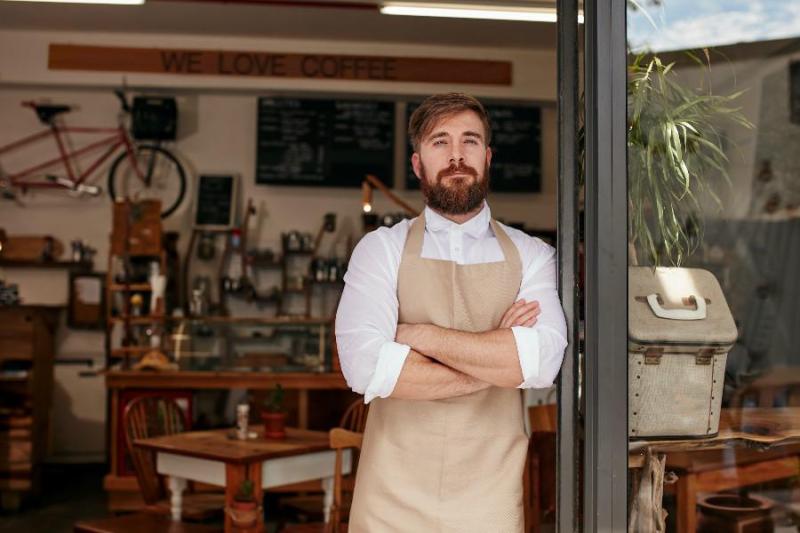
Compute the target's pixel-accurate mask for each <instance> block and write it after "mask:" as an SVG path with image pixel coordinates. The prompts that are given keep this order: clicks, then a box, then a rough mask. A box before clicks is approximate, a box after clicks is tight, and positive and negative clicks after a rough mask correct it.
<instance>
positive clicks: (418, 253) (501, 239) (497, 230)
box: [403, 210, 522, 270]
mask: <svg viewBox="0 0 800 533" xmlns="http://www.w3.org/2000/svg"><path fill="white" fill-rule="evenodd" d="M489 225H490V226H491V228H492V231H493V232H494V235H495V237H496V238H497V242H498V244H499V245H500V249H501V250H502V251H503V257H505V260H506V261H509V262H512V263H515V266H517V267H518V268H519V269H520V270H521V269H522V263H521V261H520V258H519V253H518V252H517V248H516V246H514V243H513V242H512V241H511V238H510V237H509V236H508V234H507V233H506V232H505V231H504V230H503V228H501V227H500V224H498V223H497V221H496V220H495V219H493V218H492V219H490V220H489ZM424 237H425V210H423V211H422V212H421V213H420V214H419V216H418V217H417V219H416V220H415V221H414V222H413V223H412V224H411V228H410V229H409V230H408V237H407V238H406V245H405V247H404V248H403V257H407V256H410V257H422V242H423V239H424Z"/></svg>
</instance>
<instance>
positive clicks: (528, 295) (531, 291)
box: [511, 240, 567, 389]
mask: <svg viewBox="0 0 800 533" xmlns="http://www.w3.org/2000/svg"><path fill="white" fill-rule="evenodd" d="M531 247H532V249H531V250H529V251H530V253H531V254H532V257H533V258H532V259H531V262H530V264H529V266H528V267H527V268H526V269H525V272H524V273H523V277H522V284H521V286H520V291H519V295H518V297H517V299H520V298H522V299H525V301H528V302H530V301H533V300H537V301H538V302H539V306H540V309H541V314H540V315H539V317H538V320H537V322H536V324H534V325H533V326H531V327H524V326H515V327H512V328H511V331H512V332H513V334H514V341H515V342H516V344H517V353H518V354H519V363H520V367H521V368H522V378H523V381H522V384H521V385H519V388H520V389H530V388H537V389H538V388H545V387H549V386H551V385H552V384H553V381H554V380H555V378H556V376H557V375H558V371H559V370H560V369H561V363H562V361H563V359H564V350H565V348H566V347H567V324H566V321H565V320H564V311H563V309H562V308H561V301H560V299H559V297H558V290H557V288H556V260H555V249H554V248H553V247H551V246H549V245H547V244H545V243H544V242H542V241H539V240H534V241H532V243H531Z"/></svg>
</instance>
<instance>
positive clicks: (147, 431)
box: [123, 396, 188, 505]
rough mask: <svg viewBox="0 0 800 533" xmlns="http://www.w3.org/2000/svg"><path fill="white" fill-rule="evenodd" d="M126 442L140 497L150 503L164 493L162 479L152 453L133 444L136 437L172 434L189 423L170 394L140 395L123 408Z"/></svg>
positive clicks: (159, 498)
mask: <svg viewBox="0 0 800 533" xmlns="http://www.w3.org/2000/svg"><path fill="white" fill-rule="evenodd" d="M123 424H124V427H125V446H126V447H127V449H128V453H129V454H130V457H131V461H132V462H133V468H134V470H135V472H136V479H137V480H138V481H139V488H140V490H141V491H142V497H143V498H144V501H145V503H146V504H147V505H153V504H155V503H156V502H158V501H159V500H162V499H164V498H165V497H166V495H167V492H166V489H165V487H164V480H163V479H162V478H161V476H159V475H158V472H157V471H156V462H155V454H154V453H153V452H152V451H150V450H145V449H143V448H139V447H137V446H134V444H133V442H134V441H135V440H136V439H146V438H150V437H160V436H163V435H173V434H175V433H180V432H182V431H184V430H185V429H186V427H187V425H188V423H187V420H186V417H185V415H184V413H183V411H181V408H180V407H179V406H178V404H177V403H176V402H175V400H173V399H172V398H166V397H163V396H143V397H141V398H136V399H135V400H133V401H132V402H131V403H129V404H128V406H127V407H126V408H125V413H124V415H123Z"/></svg>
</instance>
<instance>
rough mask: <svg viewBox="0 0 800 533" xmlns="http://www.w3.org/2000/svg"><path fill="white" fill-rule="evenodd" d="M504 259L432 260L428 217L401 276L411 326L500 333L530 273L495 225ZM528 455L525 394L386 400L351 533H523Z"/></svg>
mask: <svg viewBox="0 0 800 533" xmlns="http://www.w3.org/2000/svg"><path fill="white" fill-rule="evenodd" d="M491 228H492V230H493V231H494V234H495V235H496V237H497V240H498V242H499V244H500V247H501V249H502V251H503V255H504V257H505V260H504V261H500V262H494V263H483V264H475V265H459V264H457V263H455V262H453V261H443V260H436V259H423V258H422V257H421V252H422V241H423V236H424V232H425V218H424V214H423V215H420V217H419V218H418V219H417V220H416V221H415V222H414V223H413V224H412V226H411V229H410V230H409V234H408V238H407V240H406V244H405V247H404V249H403V256H402V260H401V262H400V270H399V272H398V282H397V294H398V299H399V302H400V317H399V320H400V322H401V323H410V324H415V323H416V324H418V323H430V324H435V325H437V326H441V327H445V328H455V329H459V330H463V331H487V330H491V329H495V328H496V327H497V326H498V325H499V324H500V320H501V319H502V317H503V314H504V313H505V312H506V310H507V309H508V308H509V307H510V306H511V304H513V303H514V301H515V299H516V297H517V294H518V292H519V288H520V284H521V281H522V266H521V261H520V258H519V252H518V251H517V248H516V246H514V243H513V242H511V239H510V238H509V237H508V235H506V233H505V232H504V231H503V230H502V229H501V228H500V227H499V224H497V222H495V221H494V220H492V221H491ZM526 451H527V436H526V434H525V429H524V420H523V407H522V394H521V391H520V390H519V389H505V388H499V387H490V388H489V389H486V390H483V391H479V392H475V393H473V394H469V395H467V396H461V397H457V398H448V399H445V400H434V401H423V400H400V399H395V398H391V397H390V398H376V399H375V400H373V401H372V402H371V405H370V411H369V416H368V418H367V426H366V430H365V435H364V444H363V448H362V453H361V459H360V460H359V468H358V473H357V479H356V486H355V494H354V496H353V506H352V510H351V513H350V527H349V531H350V532H351V533H389V532H404V533H405V532H408V533H428V532H459V533H467V532H475V533H490V532H491V533H520V532H521V531H522V529H523V515H522V471H523V467H524V464H525V454H526Z"/></svg>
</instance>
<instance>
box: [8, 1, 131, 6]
mask: <svg viewBox="0 0 800 533" xmlns="http://www.w3.org/2000/svg"><path fill="white" fill-rule="evenodd" d="M5 1H6V2H46V3H51V4H95V5H98V4H100V5H107V4H114V5H123V6H140V5H142V4H144V2H145V0H5Z"/></svg>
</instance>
